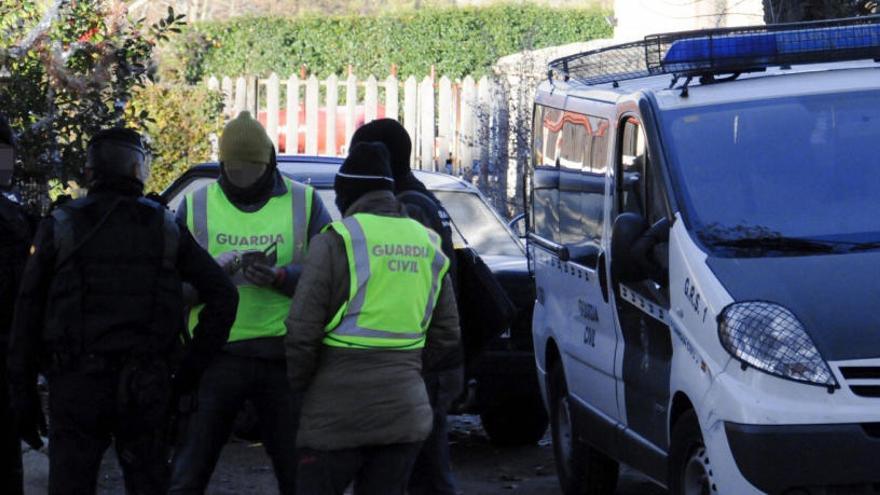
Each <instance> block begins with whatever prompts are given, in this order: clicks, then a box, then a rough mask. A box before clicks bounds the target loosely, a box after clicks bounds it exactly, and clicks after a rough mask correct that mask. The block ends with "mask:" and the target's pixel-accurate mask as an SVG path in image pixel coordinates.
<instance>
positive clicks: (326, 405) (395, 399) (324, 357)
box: [285, 191, 460, 450]
mask: <svg viewBox="0 0 880 495" xmlns="http://www.w3.org/2000/svg"><path fill="white" fill-rule="evenodd" d="M355 213H373V214H377V215H385V216H391V217H403V216H406V209H405V207H403V206H402V205H401V204H400V203H399V202H398V201H397V200H396V199H395V198H394V196H393V195H392V194H391V193H390V192H384V191H377V192H371V193H368V194H366V195H364V196H363V197H361V198H360V199H359V200H358V201H357V202H355V203H354V204H353V205H352V206H351V208H349V210H348V211H347V212H346V216H350V215H353V214H355ZM348 291H349V269H348V259H347V257H346V254H345V246H344V244H343V241H342V237H340V236H339V234H337V233H336V232H333V231H327V232H324V233H323V234H320V235H318V236H316V237H314V238H313V239H312V240H311V243H310V245H309V253H308V257H307V259H306V263H305V267H304V268H303V272H302V276H301V278H300V280H299V285H298V286H297V290H296V293H295V294H294V296H293V302H292V304H291V307H290V314H289V315H288V316H287V320H286V324H287V337H286V345H285V348H286V354H287V375H288V378H289V380H290V385H291V388H292V389H293V390H294V391H295V392H299V393H302V394H303V405H302V416H301V419H300V426H299V435H298V437H297V445H298V446H299V447H307V448H312V449H316V450H338V449H347V448H355V447H361V446H367V445H387V444H394V443H406V442H418V441H422V440H424V439H425V438H427V436H428V434H429V433H430V431H431V427H432V424H433V420H432V413H431V406H430V404H429V403H428V396H427V393H426V391H425V384H424V381H423V380H422V375H421V371H422V365H423V362H422V361H423V359H424V360H425V361H427V362H426V363H425V366H430V364H431V361H433V360H435V359H442V357H443V356H444V355H447V354H448V353H449V351H450V349H453V348H454V347H455V346H456V345H457V344H458V341H459V339H460V330H459V324H458V309H457V308H456V305H455V294H454V292H453V289H452V283H451V282H450V279H449V277H448V276H447V277H445V278H444V280H443V286H442V289H441V291H440V299H439V301H438V303H437V305H436V307H435V309H434V315H433V318H432V320H431V325H430V327H429V328H428V333H427V341H426V344H425V349H424V353H423V351H422V350H421V349H416V350H409V351H400V350H374V349H346V348H336V347H328V346H324V345H323V344H322V341H323V339H324V335H325V332H324V328H325V327H326V325H327V323H329V322H330V320H331V319H332V318H333V315H334V314H335V313H336V312H337V311H338V310H339V308H340V307H341V306H342V305H343V304H344V303H345V301H346V299H347V297H348ZM423 356H424V357H423Z"/></svg>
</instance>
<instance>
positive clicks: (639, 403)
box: [613, 115, 672, 451]
mask: <svg viewBox="0 0 880 495" xmlns="http://www.w3.org/2000/svg"><path fill="white" fill-rule="evenodd" d="M653 156H654V155H653V154H652V152H651V150H650V149H648V147H647V145H646V139H645V132H644V128H643V127H642V121H641V119H640V118H639V117H638V116H637V115H628V116H626V117H624V118H623V119H622V120H621V122H620V123H619V128H618V140H617V147H616V151H615V162H616V167H617V170H616V173H615V201H614V212H615V215H616V214H619V213H621V212H634V213H638V214H640V215H642V216H643V217H644V218H645V220H646V221H647V223H648V224H649V225H651V224H654V223H655V222H657V221H659V220H661V219H663V218H669V216H668V215H669V213H668V206H667V202H666V200H665V193H664V187H663V181H662V179H661V175H660V174H659V169H658V168H657V167H656V164H655V162H654V161H653ZM664 247H665V246H663V245H660V246H657V247H656V248H655V250H654V253H653V258H654V261H655V262H656V263H658V264H660V266H662V267H665V269H666V273H668V253H667V251H666V250H664ZM667 278H668V277H667ZM613 285H614V296H615V297H614V305H615V311H616V314H617V319H618V323H619V325H620V331H621V334H622V337H623V346H622V359H621V363H620V374H619V377H620V380H619V381H618V394H617V395H618V400H619V402H620V410H621V413H622V415H623V416H624V418H625V423H626V426H627V428H628V429H630V430H631V432H634V433H635V434H636V435H637V436H638V437H641V438H642V439H643V440H646V441H648V442H650V443H651V444H653V445H654V446H655V447H656V448H657V449H658V450H660V451H665V450H666V448H667V447H668V445H667V443H668V440H667V407H668V404H669V380H670V360H671V357H672V342H671V332H670V327H669V317H668V307H669V292H668V287H666V286H664V284H663V283H662V281H659V282H658V281H655V280H642V281H639V282H630V283H617V281H614V284H613Z"/></svg>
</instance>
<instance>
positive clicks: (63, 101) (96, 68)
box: [0, 0, 185, 181]
mask: <svg viewBox="0 0 880 495" xmlns="http://www.w3.org/2000/svg"><path fill="white" fill-rule="evenodd" d="M55 5H56V2H43V1H42V0H0V34H2V35H3V36H0V58H6V59H8V60H7V66H8V68H9V70H10V71H11V72H12V78H11V80H9V81H7V83H6V84H4V85H0V110H2V111H3V112H4V113H5V114H6V115H7V116H8V117H9V119H10V121H11V123H12V125H13V128H14V129H15V131H16V132H17V133H18V142H19V154H18V156H19V157H20V160H21V161H20V163H19V164H18V165H19V168H18V169H17V176H18V177H19V178H22V177H33V178H35V179H37V180H40V181H42V180H46V179H49V178H60V179H62V180H63V181H66V180H67V179H78V178H79V176H80V174H81V172H82V166H83V164H84V162H85V156H86V149H85V146H86V143H87V142H88V139H89V138H90V137H91V136H93V135H94V134H95V133H96V132H97V131H99V130H100V129H103V128H106V127H110V126H113V125H126V126H143V125H147V124H148V123H150V122H152V121H153V120H154V115H153V114H152V113H151V108H148V107H143V108H141V109H138V110H137V111H135V110H134V109H132V105H131V101H132V98H133V95H134V94H137V93H139V91H141V90H142V89H144V88H145V87H146V86H147V85H148V84H149V81H150V80H151V78H152V76H153V72H154V70H155V66H154V62H153V60H152V58H153V49H154V46H155V45H156V42H157V41H158V40H168V39H170V37H171V35H173V34H174V33H176V32H179V31H181V30H182V29H183V27H184V26H185V22H184V21H183V16H181V15H177V14H175V13H174V11H173V10H170V9H169V11H168V15H167V16H165V17H164V18H163V19H161V20H160V21H159V22H157V23H156V24H154V25H150V26H148V25H146V24H144V23H143V22H137V21H132V22H128V21H126V19H125V17H124V15H125V12H124V11H122V10H119V9H114V8H110V4H109V3H107V2H98V1H94V0H89V1H76V2H71V1H66V2H61V3H59V4H58V5H57V6H58V9H57V10H55V9H54V8H49V7H50V6H55ZM47 13H49V14H52V15H51V16H49V17H48V19H50V21H51V22H50V23H49V24H48V25H46V26H42V25H41V24H40V21H41V20H42V19H43V17H44V15H45V14H47ZM25 39H32V40H34V41H33V43H30V44H28V45H27V46H24V45H22V40H25Z"/></svg>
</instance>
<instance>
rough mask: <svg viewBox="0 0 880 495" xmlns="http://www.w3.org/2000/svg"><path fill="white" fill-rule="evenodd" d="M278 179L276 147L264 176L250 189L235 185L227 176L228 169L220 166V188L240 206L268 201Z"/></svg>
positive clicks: (249, 187)
mask: <svg viewBox="0 0 880 495" xmlns="http://www.w3.org/2000/svg"><path fill="white" fill-rule="evenodd" d="M277 179H278V160H277V158H276V157H275V148H274V147H273V148H272V154H271V156H270V159H269V166H268V167H266V170H265V171H264V172H263V175H261V176H260V178H259V179H257V181H256V182H255V183H253V184H252V185H250V186H248V187H239V186H236V185H235V184H233V183H232V181H230V180H229V177H227V176H226V168H225V167H224V166H223V165H222V164H221V166H220V187H222V188H223V192H225V193H226V195H227V196H228V197H229V199H230V200H232V202H234V203H238V204H245V205H252V204H256V203H260V202H264V201H267V200H268V199H269V198H270V197H271V196H272V191H274V189H275V184H276V180H277Z"/></svg>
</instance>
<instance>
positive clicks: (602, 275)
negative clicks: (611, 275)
mask: <svg viewBox="0 0 880 495" xmlns="http://www.w3.org/2000/svg"><path fill="white" fill-rule="evenodd" d="M596 270H598V271H599V288H600V289H602V300H603V301H605V303H606V304H607V303H608V273H607V272H606V270H605V251H602V252H601V253H599V262H598V263H596Z"/></svg>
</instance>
